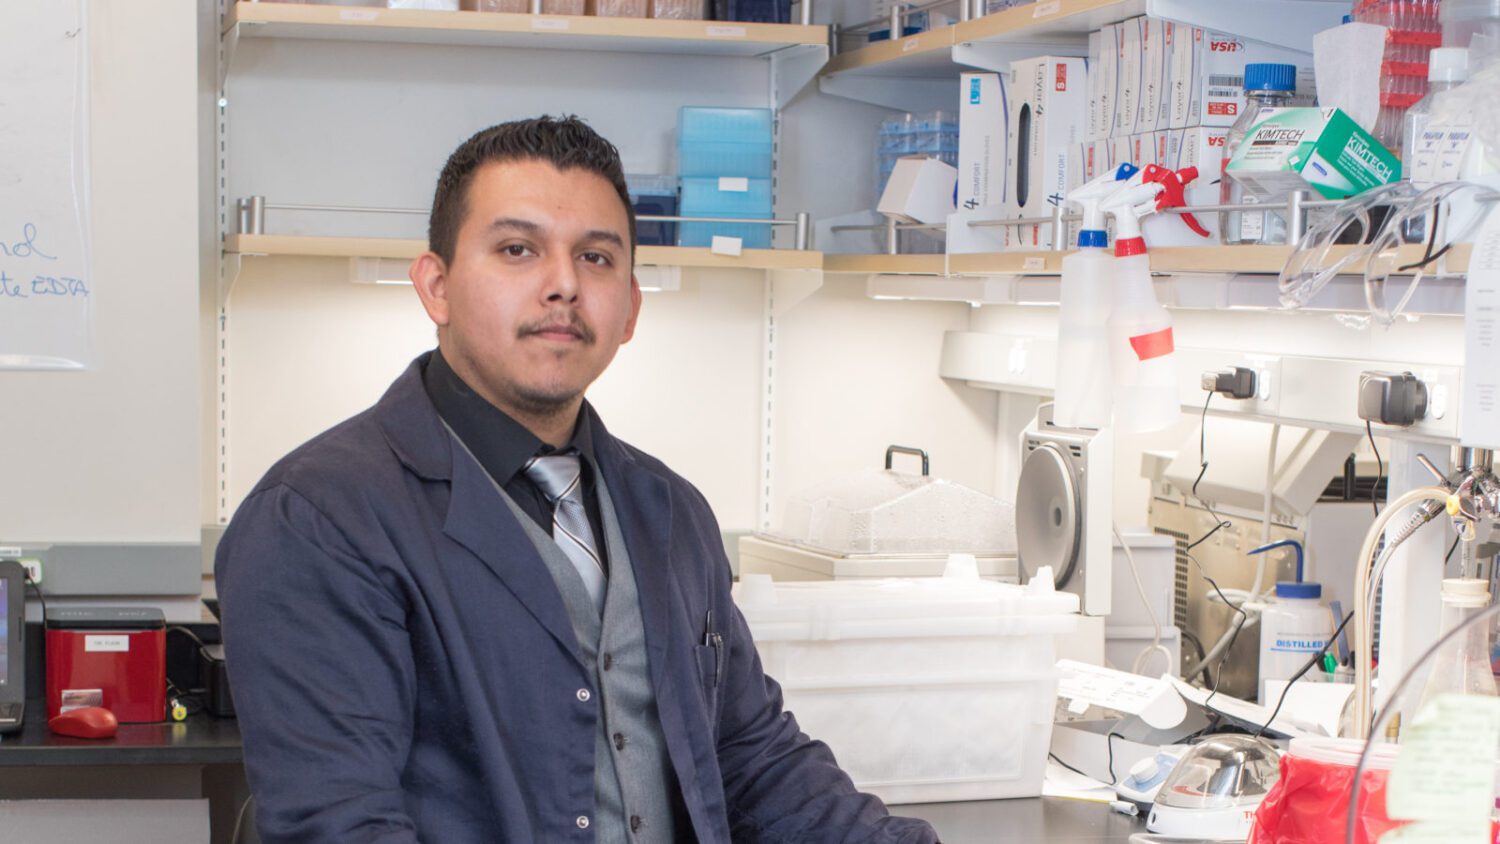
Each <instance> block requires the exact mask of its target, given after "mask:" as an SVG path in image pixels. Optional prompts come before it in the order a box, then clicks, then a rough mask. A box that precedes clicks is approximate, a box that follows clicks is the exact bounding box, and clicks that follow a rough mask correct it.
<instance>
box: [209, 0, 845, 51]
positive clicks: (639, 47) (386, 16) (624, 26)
mask: <svg viewBox="0 0 1500 844" xmlns="http://www.w3.org/2000/svg"><path fill="white" fill-rule="evenodd" d="M225 32H226V34H228V35H232V36H235V37H238V38H310V39H324V40H340V41H375V42H385V43H398V44H445V45H456V46H484V47H527V48H544V49H563V50H595V51H606V52H629V53H664V54H671V53H677V54H694V55H720V56H764V55H769V54H771V53H775V52H778V51H781V50H785V49H789V48H798V49H801V48H808V47H812V48H816V49H817V50H819V51H821V50H824V49H826V47H827V44H828V27H826V26H802V25H800V24H772V23H741V22H738V21H685V20H658V19H655V18H602V17H591V16H571V15H530V14H505V13H499V12H447V11H426V10H420V9H378V8H366V7H349V6H342V7H341V6H308V5H301V4H295V3H276V2H251V1H250V0H239V2H237V3H235V4H234V7H233V8H232V9H230V11H229V14H228V16H227V17H226V25H225Z"/></svg>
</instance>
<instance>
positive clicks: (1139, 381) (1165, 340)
mask: <svg viewBox="0 0 1500 844" xmlns="http://www.w3.org/2000/svg"><path fill="white" fill-rule="evenodd" d="M1197 176H1198V171H1197V169H1196V168H1192V167H1188V168H1184V169H1183V170H1180V171H1176V172H1173V171H1172V170H1168V169H1166V168H1164V167H1158V166H1156V165H1147V167H1146V168H1145V169H1144V170H1142V171H1141V172H1139V173H1137V174H1136V175H1135V176H1134V177H1132V178H1131V180H1130V183H1129V187H1127V188H1124V189H1122V190H1119V191H1117V192H1115V193H1114V194H1112V195H1111V196H1110V197H1109V199H1107V200H1106V201H1105V202H1104V204H1103V210H1104V212H1105V213H1107V214H1113V215H1114V218H1115V260H1114V266H1113V268H1112V270H1111V272H1112V274H1113V277H1114V307H1113V309H1112V310H1111V312H1110V315H1109V344H1110V357H1111V360H1112V363H1113V367H1112V369H1113V372H1114V380H1115V385H1114V396H1115V408H1114V422H1115V427H1116V429H1117V430H1120V431H1125V432H1128V433H1144V432H1147V431H1160V430H1164V429H1166V428H1169V427H1171V426H1172V425H1174V424H1176V422H1177V420H1178V418H1179V416H1180V415H1181V404H1180V400H1179V398H1178V392H1177V391H1178V379H1177V356H1176V355H1175V354H1174V351H1175V349H1176V346H1175V344H1174V342H1173V339H1172V315H1171V314H1169V313H1168V312H1167V309H1166V308H1163V307H1162V306H1161V303H1160V302H1158V301H1157V299H1156V289H1155V287H1154V286H1153V285H1152V283H1151V259H1150V256H1149V255H1147V254H1146V241H1145V240H1144V239H1143V238H1142V237H1141V218H1142V217H1144V216H1146V215H1148V214H1154V213H1156V212H1157V211H1160V210H1161V209H1163V208H1167V207H1169V206H1173V205H1181V204H1183V200H1182V193H1183V190H1182V189H1183V186H1184V185H1185V184H1186V183H1187V182H1190V181H1192V180H1193V179H1195V178H1197Z"/></svg>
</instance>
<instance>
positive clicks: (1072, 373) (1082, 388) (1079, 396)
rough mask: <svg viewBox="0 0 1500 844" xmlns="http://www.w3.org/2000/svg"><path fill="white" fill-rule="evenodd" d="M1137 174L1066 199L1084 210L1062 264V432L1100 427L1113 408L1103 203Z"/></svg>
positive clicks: (1055, 413)
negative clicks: (1073, 243)
mask: <svg viewBox="0 0 1500 844" xmlns="http://www.w3.org/2000/svg"><path fill="white" fill-rule="evenodd" d="M1137 172H1139V170H1138V168H1137V167H1136V166H1135V165H1134V164H1121V165H1120V166H1119V167H1118V168H1116V169H1115V170H1112V171H1110V172H1108V173H1105V174H1104V175H1102V176H1100V177H1098V178H1096V179H1094V180H1093V181H1091V182H1089V183H1088V184H1086V185H1084V186H1082V187H1080V188H1078V189H1076V190H1074V191H1073V192H1072V193H1070V194H1068V197H1067V198H1068V203H1069V204H1071V205H1076V206H1078V207H1079V208H1080V209H1082V211H1083V224H1082V226H1081V228H1080V229H1079V232H1078V251H1076V252H1072V253H1070V254H1069V255H1068V256H1067V257H1065V258H1063V260H1062V283H1061V290H1060V291H1059V296H1060V305H1061V307H1060V308H1059V309H1058V317H1057V377H1056V379H1055V380H1054V381H1053V383H1054V384H1055V385H1056V392H1055V393H1054V399H1053V408H1052V418H1053V423H1054V424H1056V425H1058V426H1060V427H1063V428H1103V427H1106V426H1107V425H1109V421H1110V410H1111V408H1112V407H1113V404H1114V388H1113V381H1112V378H1111V373H1110V360H1109V348H1110V347H1109V332H1108V322H1109V314H1110V308H1111V306H1112V305H1113V301H1114V297H1113V295H1112V290H1111V287H1112V282H1113V272H1114V263H1115V259H1114V256H1113V255H1110V254H1109V251H1108V247H1109V235H1108V234H1107V233H1106V232H1105V229H1104V211H1103V204H1104V202H1106V201H1107V200H1108V199H1109V198H1110V197H1111V196H1113V195H1114V194H1115V193H1117V192H1119V191H1120V190H1123V189H1125V188H1127V187H1129V180H1130V178H1131V177H1132V176H1134V175H1135V174H1136V173H1137Z"/></svg>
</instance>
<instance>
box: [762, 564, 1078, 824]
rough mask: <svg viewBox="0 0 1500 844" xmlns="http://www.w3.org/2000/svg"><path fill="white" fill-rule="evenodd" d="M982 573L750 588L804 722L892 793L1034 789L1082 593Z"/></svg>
mask: <svg viewBox="0 0 1500 844" xmlns="http://www.w3.org/2000/svg"><path fill="white" fill-rule="evenodd" d="M1051 583H1052V579H1051V577H1047V578H1045V579H1044V578H1040V577H1038V578H1036V580H1035V581H1034V583H1033V585H1031V586H1025V587H1022V586H1015V585H1011V584H1006V583H994V582H989V581H981V580H978V579H977V577H974V579H968V578H908V579H891V580H883V581H874V582H849V581H825V582H797V583H774V582H773V581H771V579H770V578H769V577H767V576H765V575H750V576H747V577H746V578H745V579H744V581H742V582H741V584H740V586H739V587H737V589H736V601H737V602H738V603H739V606H740V609H741V611H742V612H744V614H745V618H746V620H747V621H748V622H749V625H750V630H751V633H752V634H753V635H754V637H755V642H756V646H757V649H758V650H759V651H760V657H761V661H762V663H763V664H764V666H765V670H766V673H767V674H769V675H771V676H772V677H773V678H775V679H776V680H777V681H778V682H780V683H781V686H782V689H783V691H784V692H785V699H786V708H787V709H789V710H791V712H792V713H793V714H794V715H795V716H796V717H797V721H798V723H799V724H800V725H801V727H802V729H803V731H804V732H806V733H807V734H808V735H810V736H812V737H813V738H815V739H819V740H821V741H824V742H826V743H827V744H828V745H829V746H830V747H831V748H832V749H833V753H834V755H835V756H836V757H837V758H838V761H839V764H840V766H841V767H843V769H844V770H845V771H847V772H848V773H849V775H850V776H851V777H852V778H853V779H854V782H855V784H856V785H857V786H859V787H860V788H861V789H862V790H865V791H869V792H871V793H873V794H875V795H877V796H879V797H880V798H881V799H883V800H885V801H887V802H889V803H922V802H935V801H953V800H986V799H993V798H1003V797H1034V796H1036V795H1038V794H1040V793H1041V790H1042V774H1043V771H1044V770H1045V768H1046V762H1047V747H1048V744H1049V742H1050V741H1051V735H1052V714H1053V705H1054V696H1055V695H1056V693H1057V669H1056V659H1055V656H1054V649H1053V637H1054V636H1056V635H1057V634H1059V633H1066V632H1069V631H1071V630H1072V628H1073V626H1074V624H1075V623H1076V615H1075V614H1076V613H1077V611H1078V597H1077V596H1076V595H1072V594H1068V593H1058V592H1054V591H1053V590H1052V586H1051Z"/></svg>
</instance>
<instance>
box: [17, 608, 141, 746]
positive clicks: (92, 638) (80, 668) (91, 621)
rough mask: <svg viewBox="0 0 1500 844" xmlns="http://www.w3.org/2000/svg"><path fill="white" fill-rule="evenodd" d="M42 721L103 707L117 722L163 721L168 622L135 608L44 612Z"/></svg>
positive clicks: (63, 609)
mask: <svg viewBox="0 0 1500 844" xmlns="http://www.w3.org/2000/svg"><path fill="white" fill-rule="evenodd" d="M46 628H47V717H48V718H49V719H50V718H53V717H56V716H57V715H58V714H59V713H61V712H65V711H67V710H69V709H77V708H79V707H81V706H102V707H104V708H105V709H108V710H110V711H111V712H113V713H114V714H115V718H117V719H119V721H120V722H121V723H147V722H152V721H164V720H166V717H167V620H166V616H164V615H163V614H162V611H161V610H158V609H149V608H136V607H55V608H50V609H48V610H47V617H46Z"/></svg>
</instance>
